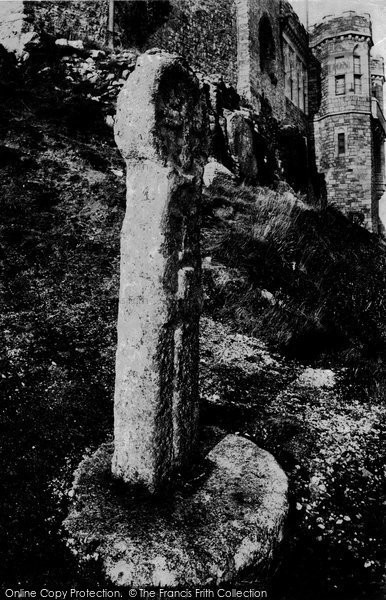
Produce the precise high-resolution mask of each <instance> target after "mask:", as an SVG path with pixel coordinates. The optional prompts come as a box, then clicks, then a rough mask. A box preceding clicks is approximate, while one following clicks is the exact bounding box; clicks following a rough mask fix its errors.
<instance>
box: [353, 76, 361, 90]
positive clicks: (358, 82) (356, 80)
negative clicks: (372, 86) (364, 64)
mask: <svg viewBox="0 0 386 600" xmlns="http://www.w3.org/2000/svg"><path fill="white" fill-rule="evenodd" d="M354 93H355V94H361V93H362V77H361V75H354Z"/></svg>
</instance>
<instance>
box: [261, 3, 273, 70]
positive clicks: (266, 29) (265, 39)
mask: <svg viewBox="0 0 386 600" xmlns="http://www.w3.org/2000/svg"><path fill="white" fill-rule="evenodd" d="M259 45H260V70H261V71H263V72H264V71H265V72H266V73H268V74H271V73H273V72H274V70H275V61H276V49H275V42H274V39H273V33H272V27H271V23H270V22H269V19H268V17H267V16H266V15H264V16H263V17H262V18H261V20H260V24H259Z"/></svg>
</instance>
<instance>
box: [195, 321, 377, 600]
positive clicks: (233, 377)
mask: <svg viewBox="0 0 386 600" xmlns="http://www.w3.org/2000/svg"><path fill="white" fill-rule="evenodd" d="M201 377H202V398H203V400H204V419H205V422H207V423H210V424H212V425H216V426H218V427H220V428H221V429H224V430H226V431H231V432H234V433H237V434H239V435H243V436H246V437H248V438H249V439H252V440H254V441H255V442H256V443H257V444H258V445H259V446H261V447H263V448H265V449H267V450H269V451H270V452H271V453H272V454H273V455H274V456H275V457H276V458H277V459H278V460H279V462H280V463H281V465H282V467H283V468H284V470H285V471H286V473H287V475H288V476H289V479H290V499H291V519H290V525H289V531H288V537H287V542H286V544H285V548H284V550H283V556H284V562H283V563H282V564H281V565H279V567H278V571H277V573H276V576H275V579H274V597H275V598H276V597H278V598H283V599H284V598H285V599H287V598H291V599H292V598H296V599H298V598H308V597H311V595H312V597H313V598H335V597H336V598H350V599H354V598H361V597H363V598H371V599H375V598H382V597H383V596H382V593H383V592H382V574H383V569H384V536H385V510H384V507H385V501H386V495H385V493H386V489H385V472H384V456H385V455H384V453H385V450H384V441H385V433H386V407H385V405H384V402H382V401H381V400H380V399H378V400H373V401H371V400H369V399H368V400H367V401H363V399H362V398H361V396H360V390H353V389H350V387H348V386H347V379H346V373H345V371H344V370H341V369H331V368H321V367H311V366H307V365H306V364H301V363H299V362H294V361H288V360H283V358H282V357H281V356H280V355H278V354H273V353H271V352H269V350H268V348H267V346H266V345H265V344H264V343H263V342H262V341H261V340H259V339H256V338H253V337H248V336H245V335H241V334H238V333H234V332H233V331H232V330H231V329H230V328H229V327H227V326H226V325H224V324H222V323H219V322H214V321H212V320H210V319H205V320H204V322H203V327H202V346H201ZM248 581H251V579H248ZM276 594H277V596H276Z"/></svg>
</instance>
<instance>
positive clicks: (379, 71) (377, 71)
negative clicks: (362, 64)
mask: <svg viewBox="0 0 386 600" xmlns="http://www.w3.org/2000/svg"><path fill="white" fill-rule="evenodd" d="M370 72H371V76H372V77H380V78H383V80H385V60H384V58H383V56H379V55H377V56H371V58H370Z"/></svg>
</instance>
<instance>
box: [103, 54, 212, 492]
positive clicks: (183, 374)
mask: <svg viewBox="0 0 386 600" xmlns="http://www.w3.org/2000/svg"><path fill="white" fill-rule="evenodd" d="M115 133H116V140H117V144H118V147H119V148H120V150H121V152H122V154H123V156H124V158H125V160H126V164H127V207H126V215H125V219H124V223H123V227H122V233H121V273H120V277H121V280H120V297H119V316H118V348H117V357H116V385H115V406H114V414H115V452H114V458H113V464H112V470H113V473H114V474H115V475H116V476H118V477H120V478H122V479H123V480H124V481H127V482H131V483H140V484H144V485H145V486H146V487H147V488H148V489H149V491H151V492H157V491H159V490H160V489H161V488H162V487H163V486H164V485H166V484H167V483H168V481H169V480H170V478H171V477H172V474H173V473H174V471H175V470H176V469H181V468H183V467H184V466H185V465H186V464H188V463H189V461H190V460H191V457H192V454H193V453H194V449H195V445H196V440H197V426H198V363H199V354H198V337H199V336H198V333H199V316H200V307H201V263H200V250H199V236H200V231H199V220H200V215H199V208H200V198H201V182H202V171H203V162H204V159H203V151H202V144H203V142H204V140H205V119H204V115H203V109H202V103H201V100H200V91H199V87H198V83H197V81H196V79H195V77H194V76H193V74H192V73H191V72H190V71H189V70H188V68H187V67H186V66H185V63H184V62H183V60H182V59H181V58H179V57H177V56H174V55H168V54H164V53H158V54H151V53H147V54H145V55H143V56H142V57H141V58H140V59H139V61H138V64H137V68H136V69H135V71H134V72H133V74H132V75H131V76H130V77H129V79H128V81H127V83H126V85H125V86H124V88H123V90H122V92H121V94H120V96H119V99H118V113H117V120H116V128H115Z"/></svg>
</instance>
